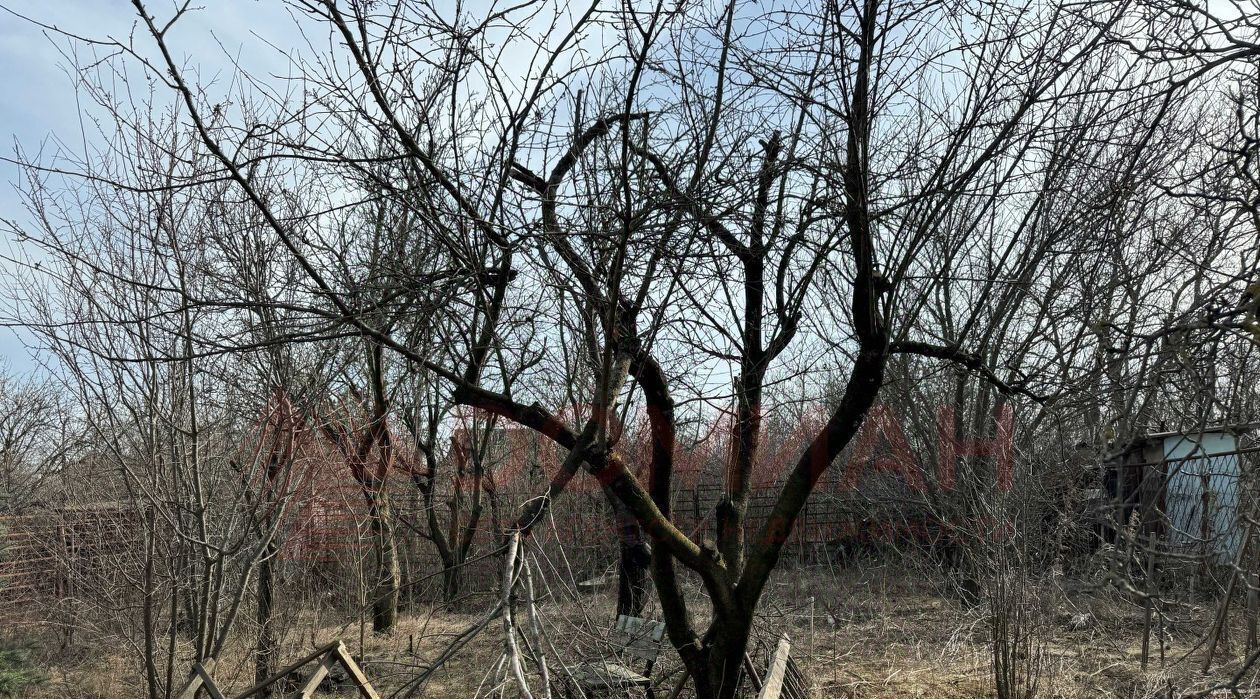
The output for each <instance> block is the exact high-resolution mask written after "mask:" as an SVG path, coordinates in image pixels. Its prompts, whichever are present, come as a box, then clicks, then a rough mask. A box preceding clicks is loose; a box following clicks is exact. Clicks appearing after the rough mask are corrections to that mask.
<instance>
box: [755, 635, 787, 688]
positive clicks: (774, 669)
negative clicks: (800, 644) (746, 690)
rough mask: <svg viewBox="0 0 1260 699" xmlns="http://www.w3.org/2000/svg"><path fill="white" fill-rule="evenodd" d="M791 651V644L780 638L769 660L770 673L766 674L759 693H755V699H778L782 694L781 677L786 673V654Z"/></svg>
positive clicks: (784, 638)
mask: <svg viewBox="0 0 1260 699" xmlns="http://www.w3.org/2000/svg"><path fill="white" fill-rule="evenodd" d="M791 650H792V644H791V643H789V642H788V640H787V636H783V637H781V638H780V639H779V645H778V647H777V648H775V649H774V656H773V657H771V658H770V671H769V672H767V673H766V681H765V683H763V684H762V685H761V691H760V692H757V699H779V695H780V694H782V693H783V676H784V674H785V673H786V672H787V663H788V653H789V652H790V651H791Z"/></svg>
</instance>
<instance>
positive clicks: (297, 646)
mask: <svg viewBox="0 0 1260 699" xmlns="http://www.w3.org/2000/svg"><path fill="white" fill-rule="evenodd" d="M929 577H930V576H926V575H922V574H918V573H916V572H915V571H913V570H910V569H906V568H900V567H897V568H894V567H889V566H870V567H866V568H863V569H861V570H844V571H839V572H836V571H826V570H822V569H816V568H815V569H798V570H783V571H781V572H780V574H779V575H778V578H777V580H778V582H777V583H776V584H775V585H774V586H773V589H772V590H771V592H770V593H769V595H770V598H769V600H768V602H767V604H765V605H763V610H764V613H763V614H762V615H761V618H760V621H759V624H758V638H757V641H756V643H755V645H756V649H755V650H754V657H755V658H757V662H762V661H763V658H762V656H761V655H760V653H761V652H763V649H764V647H765V646H764V645H763V644H765V643H768V642H769V641H771V640H773V639H775V638H777V637H778V635H779V634H781V633H786V634H787V635H788V636H789V638H790V639H791V640H792V644H793V646H792V652H793V655H794V657H795V658H796V659H797V662H798V663H799V664H800V665H801V667H802V668H803V669H804V671H805V672H806V674H807V675H808V677H809V679H810V682H811V684H812V688H811V691H812V694H813V696H815V697H851V698H854V699H857V698H863V699H868V698H869V699H893V698H897V699H901V698H908V697H923V698H925V699H927V698H932V699H978V698H980V697H991V696H993V695H994V692H993V682H992V678H991V667H992V665H991V663H992V661H991V654H990V648H991V644H990V639H989V632H988V624H987V616H986V615H987V612H986V606H985V605H984V604H981V605H980V606H978V607H976V608H973V609H966V608H964V607H963V606H962V605H960V604H959V603H958V602H957V601H956V600H955V599H953V598H952V597H951V596H949V595H946V594H942V592H941V591H940V590H938V589H936V586H935V585H934V584H931V583H929V582H927V579H928V578H929ZM937 577H938V578H939V576H937ZM607 597H608V596H607V595H603V596H600V597H589V596H588V597H580V598H574V597H572V596H569V595H567V594H564V593H559V592H557V593H555V594H554V595H553V596H552V597H551V598H550V599H547V600H545V601H544V603H543V604H542V606H541V610H540V611H541V613H542V615H543V616H544V618H545V620H546V622H547V628H548V629H549V634H550V640H551V642H552V643H554V645H555V650H556V652H557V654H558V656H559V657H564V658H566V659H568V660H577V659H578V658H581V657H590V656H591V655H593V654H598V653H599V652H600V643H601V637H602V633H603V630H604V628H605V627H606V626H608V625H609V624H610V623H611V621H612V616H613V613H612V608H611V606H610V604H611V603H610V600H608V599H606V598H607ZM811 598H812V600H813V601H812V603H811ZM1036 604H1037V606H1038V608H1039V609H1040V610H1042V614H1041V616H1040V617H1039V628H1038V629H1037V632H1036V634H1035V637H1036V639H1037V645H1036V648H1037V651H1036V652H1037V653H1038V654H1039V657H1040V658H1041V662H1040V663H1039V667H1040V680H1039V687H1038V691H1037V696H1039V697H1052V698H1060V699H1075V698H1078V697H1079V698H1082V699H1084V698H1088V697H1167V696H1169V686H1170V684H1171V686H1172V687H1173V688H1174V692H1173V696H1180V695H1182V693H1183V692H1184V691H1185V690H1187V689H1192V688H1203V687H1205V686H1207V685H1208V684H1210V682H1211V681H1213V678H1217V679H1219V678H1220V677H1223V676H1226V675H1228V674H1231V673H1232V669H1233V668H1234V667H1236V664H1237V663H1238V662H1239V659H1240V656H1241V655H1242V654H1243V649H1242V647H1241V646H1242V641H1243V639H1244V638H1245V636H1244V635H1243V633H1242V631H1241V630H1240V629H1231V630H1230V633H1229V634H1228V635H1227V639H1226V643H1225V645H1224V646H1223V649H1222V650H1223V651H1224V652H1220V651H1218V658H1220V660H1218V663H1217V666H1216V667H1215V668H1214V671H1213V673H1212V676H1211V677H1206V676H1202V675H1200V674H1199V673H1198V669H1199V665H1200V664H1201V651H1195V652H1193V653H1191V655H1190V656H1189V657H1188V658H1187V659H1182V658H1183V656H1185V655H1186V654H1187V653H1188V652H1190V651H1192V649H1193V647H1194V643H1195V640H1196V639H1197V638H1199V637H1200V636H1201V635H1202V631H1203V629H1205V628H1206V626H1207V624H1208V623H1210V622H1209V619H1210V617H1211V613H1212V612H1211V610H1210V609H1208V608H1207V607H1206V606H1204V607H1184V608H1181V609H1178V610H1176V611H1177V618H1176V620H1175V622H1172V621H1170V625H1171V626H1172V628H1171V630H1168V631H1167V634H1166V636H1165V638H1166V639H1167V640H1166V642H1165V643H1164V644H1163V646H1164V648H1163V657H1164V666H1163V667H1162V668H1161V661H1160V645H1161V644H1159V643H1158V638H1154V639H1153V640H1152V645H1151V656H1150V661H1149V663H1148V668H1147V670H1145V671H1143V670H1142V669H1141V663H1140V656H1141V642H1142V614H1141V610H1140V609H1139V608H1138V607H1136V606H1135V605H1134V604H1132V603H1129V602H1126V601H1124V600H1122V599H1120V598H1118V597H1117V596H1115V595H1114V594H1112V595H1103V594H1098V593H1092V592H1090V591H1088V590H1084V589H1081V588H1080V587H1079V585H1078V586H1073V585H1068V584H1063V583H1057V582H1054V581H1045V582H1043V583H1040V584H1039V586H1038V588H1037V602H1036ZM476 606H477V605H476V604H475V603H473V604H470V605H469V609H468V611H451V610H447V609H443V608H441V607H436V606H423V607H419V608H412V609H410V610H408V611H407V613H406V614H405V616H404V618H403V620H402V622H401V623H400V625H399V626H398V628H397V630H396V631H395V632H394V633H393V634H392V635H390V636H374V635H372V634H371V633H370V632H369V633H367V634H364V635H363V636H362V637H361V636H360V632H359V624H358V622H357V620H354V621H351V622H343V623H339V624H329V623H327V622H326V620H321V619H319V618H316V617H315V616H313V615H310V614H305V613H298V614H295V615H291V616H290V618H289V619H288V620H287V621H288V622H289V623H288V624H287V632H286V634H285V641H284V643H285V649H284V658H283V660H284V661H287V660H288V659H291V658H294V657H297V656H300V655H302V654H304V653H305V652H306V651H308V650H309V649H310V648H311V647H312V644H313V643H314V644H322V643H325V642H327V641H330V640H333V639H336V638H341V639H343V640H344V641H345V643H346V645H347V646H348V647H349V648H350V650H351V652H352V653H354V654H355V655H356V656H358V657H361V658H363V659H364V665H365V668H366V670H367V673H368V676H369V677H370V678H371V679H372V681H373V683H374V684H375V685H376V687H377V688H378V690H380V692H381V694H382V696H390V695H391V694H394V693H395V692H396V691H398V690H399V689H400V688H402V687H404V686H405V685H406V684H407V682H408V681H410V680H412V679H413V678H415V677H416V675H417V673H418V672H420V671H421V670H422V669H423V668H424V667H426V666H428V665H429V664H431V663H432V662H433V660H434V658H436V657H438V656H439V655H440V654H441V652H442V651H443V650H444V649H445V648H446V647H447V646H448V645H449V644H450V642H451V641H452V639H454V638H455V637H456V636H457V635H458V634H459V633H460V632H462V631H463V630H465V629H467V628H468V627H469V626H470V625H472V624H474V623H475V622H476V620H477V619H478V617H479V615H478V614H477V613H476ZM502 638H503V636H502V632H501V626H500V625H499V622H497V621H495V622H492V623H491V624H490V625H489V627H488V628H487V629H486V630H485V631H484V632H482V633H481V634H480V635H479V636H478V637H477V638H476V639H475V640H474V641H472V642H471V643H469V644H468V645H467V646H466V647H465V648H464V649H463V650H462V651H461V652H459V653H458V654H456V655H455V656H454V657H453V658H452V659H451V660H450V661H449V662H448V663H446V664H445V665H444V667H442V668H441V669H440V670H438V671H437V672H436V673H434V675H433V676H432V678H431V680H430V681H429V682H428V683H427V684H426V686H425V687H424V690H423V692H422V693H421V694H419V696H425V697H434V698H442V699H445V698H452V699H453V698H456V697H460V698H463V697H471V696H476V695H478V694H481V695H485V694H488V693H491V692H492V690H493V693H494V694H495V695H497V693H498V692H497V689H496V688H495V687H494V686H492V685H490V684H489V682H490V675H491V674H492V671H493V670H494V669H495V668H496V665H497V662H498V660H499V657H500V653H501V643H502ZM35 640H36V641H46V640H47V639H40V638H36V639H35ZM37 648H38V649H37V660H38V662H39V663H40V664H41V665H42V666H43V668H44V671H45V673H46V674H47V675H48V677H49V681H48V682H47V683H46V684H45V685H43V686H42V687H39V688H37V689H35V690H31V691H29V692H28V693H27V696H31V697H35V696H39V697H72V698H76V699H88V698H94V699H131V698H132V697H137V696H140V691H139V689H137V688H139V687H142V686H143V685H142V684H141V683H140V676H139V668H138V667H134V666H133V663H134V661H129V660H127V659H126V658H129V657H134V656H132V655H129V654H128V653H126V652H125V649H123V648H118V647H114V648H110V647H108V646H104V645H102V646H100V647H97V648H94V649H93V650H91V651H90V652H80V653H77V654H65V653H59V652H56V651H53V650H50V649H49V648H50V646H47V645H45V646H38V647H37ZM680 667H681V666H680V663H679V662H678V660H677V658H676V656H674V654H673V653H672V651H670V650H669V649H668V648H667V649H666V650H665V652H663V653H662V655H661V660H660V661H659V662H658V664H657V667H656V670H655V672H654V673H653V676H654V678H656V680H657V681H658V683H659V684H660V686H661V687H662V688H663V689H664V690H665V691H664V694H663V695H662V694H658V696H668V693H669V690H672V689H673V687H674V685H675V684H676V683H677V681H678V678H679V677H680V675H679V674H678V671H679V670H680ZM187 669H188V668H187V667H182V668H177V673H178V674H179V676H181V677H182V676H183V673H185V672H187ZM216 675H217V679H219V681H220V683H221V685H223V686H224V688H225V689H229V690H230V689H236V690H240V689H243V688H244V687H246V686H249V685H250V684H251V683H252V666H251V665H250V662H249V655H248V647H247V642H244V641H242V643H240V644H237V645H234V646H232V647H231V648H229V649H228V651H227V652H226V653H225V655H224V656H223V658H222V661H221V664H220V669H219V670H218V671H217V672H216ZM514 695H515V692H514V691H513V689H512V688H507V691H506V696H514ZM329 696H332V695H329ZM343 696H344V694H343ZM683 696H687V694H686V693H684V695H683Z"/></svg>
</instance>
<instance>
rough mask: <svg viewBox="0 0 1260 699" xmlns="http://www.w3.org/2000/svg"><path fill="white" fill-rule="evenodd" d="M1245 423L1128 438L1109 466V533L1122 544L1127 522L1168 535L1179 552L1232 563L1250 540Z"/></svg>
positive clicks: (1145, 533)
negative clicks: (1243, 508)
mask: <svg viewBox="0 0 1260 699" xmlns="http://www.w3.org/2000/svg"><path fill="white" fill-rule="evenodd" d="M1251 427H1252V425H1245V426H1217V427H1208V428H1205V429H1203V430H1198V431H1186V432H1158V433H1153V434H1148V435H1146V436H1144V437H1139V438H1137V439H1134V440H1132V441H1130V442H1128V443H1127V444H1126V445H1124V446H1123V447H1122V448H1121V449H1120V450H1119V451H1117V452H1115V453H1113V454H1111V455H1110V456H1109V457H1108V458H1107V460H1106V462H1105V463H1104V464H1103V488H1104V492H1105V494H1106V498H1107V501H1108V504H1107V509H1108V512H1107V516H1106V517H1104V523H1103V531H1104V538H1105V539H1107V540H1109V541H1111V542H1112V543H1118V540H1119V539H1120V538H1121V537H1120V531H1121V530H1122V528H1124V527H1135V528H1136V529H1135V532H1140V533H1141V534H1142V535H1143V536H1145V537H1154V538H1155V539H1157V540H1160V541H1162V542H1163V543H1164V545H1165V546H1166V547H1167V548H1168V549H1169V550H1171V551H1175V552H1180V553H1184V554H1188V555H1194V556H1203V557H1204V558H1205V560H1207V561H1210V562H1214V563H1217V564H1227V563H1229V562H1231V561H1232V560H1233V558H1234V556H1235V555H1236V554H1237V553H1238V548H1239V547H1240V546H1241V545H1242V528H1241V527H1240V523H1241V522H1242V518H1241V516H1240V512H1239V506H1240V501H1241V498H1242V497H1243V495H1242V494H1243V491H1244V480H1243V477H1244V464H1243V459H1242V456H1243V454H1244V453H1250V451H1252V450H1243V449H1240V447H1239V435H1240V434H1242V433H1243V432H1245V431H1246V430H1248V429H1250V428H1251Z"/></svg>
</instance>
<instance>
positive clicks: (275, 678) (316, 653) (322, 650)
mask: <svg viewBox="0 0 1260 699" xmlns="http://www.w3.org/2000/svg"><path fill="white" fill-rule="evenodd" d="M340 645H341V641H334V642H332V643H327V644H325V645H323V646H320V647H319V648H316V649H315V650H313V651H311V652H310V653H307V654H306V655H305V656H304V657H302V658H301V659H299V660H295V661H293V662H291V663H289V664H288V665H285V666H284V667H283V668H281V669H280V670H278V671H277V672H276V674H274V675H272V676H271V677H268V678H267V679H265V680H263V681H262V682H259V683H258V684H256V685H254V686H253V687H250V688H249V689H247V690H245V691H244V692H242V693H241V694H238V695H236V699H245V697H251V696H253V695H255V694H257V693H258V692H260V691H262V690H264V689H266V688H267V687H270V686H271V685H273V684H275V683H276V682H279V681H280V680H282V679H284V678H285V677H288V676H289V675H291V674H293V671H294V670H296V669H298V668H300V667H302V666H303V665H305V664H307V663H309V662H311V661H312V660H314V659H316V658H319V657H322V656H323V655H325V654H327V653H328V652H329V651H331V650H333V649H335V648H336V647H337V646H340ZM181 699H183V698H182V697H181Z"/></svg>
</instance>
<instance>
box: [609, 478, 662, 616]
mask: <svg viewBox="0 0 1260 699" xmlns="http://www.w3.org/2000/svg"><path fill="white" fill-rule="evenodd" d="M604 495H605V497H607V498H608V504H609V505H610V506H611V507H612V511H613V521H614V522H616V525H617V539H618V550H619V554H620V555H619V556H618V561H617V615H618V616H620V615H623V614H624V615H626V616H636V617H637V616H643V605H644V604H645V603H646V602H647V578H648V565H649V564H651V562H652V548H651V546H649V545H648V543H647V540H646V538H645V537H644V536H643V528H642V527H641V526H640V525H639V522H638V520H636V519H635V518H634V514H633V513H631V512H630V508H628V507H626V505H625V503H623V502H622V501H621V499H620V498H618V497H617V496H616V495H613V493H612V492H611V491H610V490H609V489H608V488H604Z"/></svg>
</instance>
